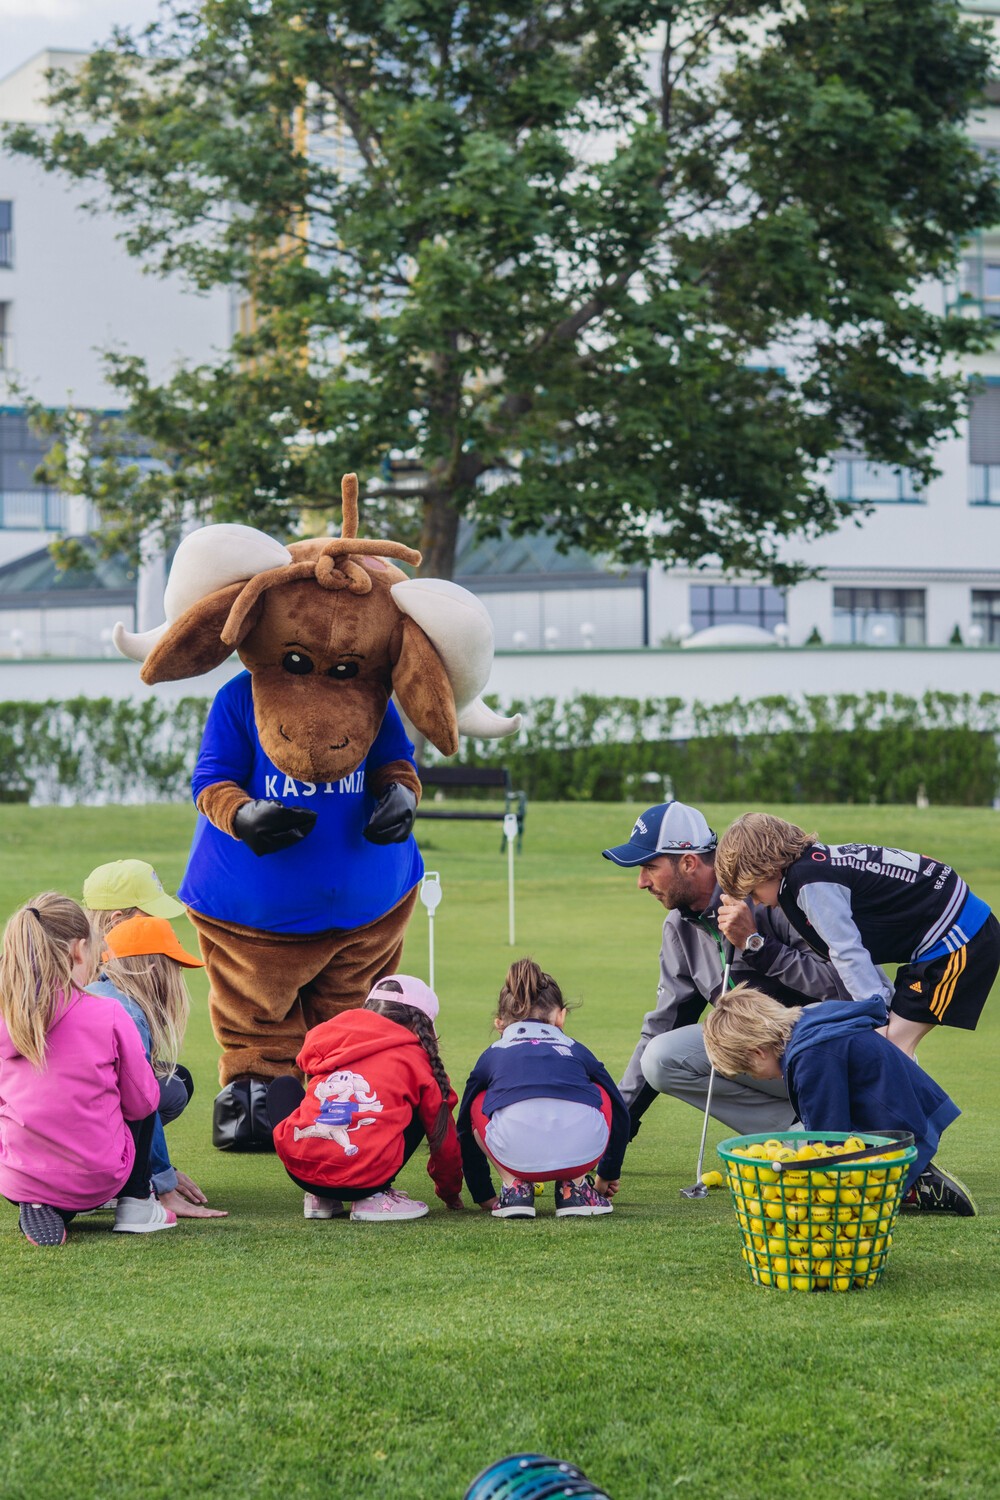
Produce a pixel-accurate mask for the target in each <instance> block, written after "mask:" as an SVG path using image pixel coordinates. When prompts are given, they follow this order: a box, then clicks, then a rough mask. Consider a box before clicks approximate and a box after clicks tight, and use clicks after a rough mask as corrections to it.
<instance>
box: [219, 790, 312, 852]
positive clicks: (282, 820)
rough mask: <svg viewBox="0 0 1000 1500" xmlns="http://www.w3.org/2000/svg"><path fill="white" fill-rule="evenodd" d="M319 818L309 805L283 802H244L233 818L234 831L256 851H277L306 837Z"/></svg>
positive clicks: (287, 847)
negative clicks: (292, 804) (288, 804)
mask: <svg viewBox="0 0 1000 1500" xmlns="http://www.w3.org/2000/svg"><path fill="white" fill-rule="evenodd" d="M315 821H316V814H315V813H314V812H310V811H309V810H308V808H304V807H302V808H298V807H285V806H284V805H283V804H282V803H280V802H264V801H257V802H244V804H243V806H242V807H240V808H238V809H237V811H236V816H235V817H234V818H233V832H234V833H235V834H236V837H237V838H238V839H242V840H243V842H244V844H246V845H247V847H248V848H250V849H252V850H253V852H254V854H277V852H278V850H279V849H290V848H291V847H292V845H293V844H297V843H298V842H299V840H300V839H304V838H305V836H306V834H307V833H308V832H309V831H310V829H311V828H312V826H313V824H314V823H315Z"/></svg>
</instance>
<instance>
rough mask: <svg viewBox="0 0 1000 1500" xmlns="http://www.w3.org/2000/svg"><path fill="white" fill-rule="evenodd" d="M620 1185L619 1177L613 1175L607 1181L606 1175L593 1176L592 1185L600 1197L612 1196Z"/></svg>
mask: <svg viewBox="0 0 1000 1500" xmlns="http://www.w3.org/2000/svg"><path fill="white" fill-rule="evenodd" d="M621 1185H622V1180H621V1178H620V1177H614V1178H612V1179H611V1181H610V1182H609V1181H608V1179H607V1178H606V1177H595V1178H594V1187H595V1188H596V1189H597V1191H598V1192H599V1193H600V1195H601V1197H602V1198H613V1197H614V1196H615V1194H616V1193H617V1191H618V1189H619V1188H620V1187H621Z"/></svg>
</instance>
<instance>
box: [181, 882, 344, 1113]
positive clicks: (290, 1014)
mask: <svg viewBox="0 0 1000 1500" xmlns="http://www.w3.org/2000/svg"><path fill="white" fill-rule="evenodd" d="M188 915H189V917H190V918H191V921H192V922H193V924H194V926H195V928H196V929H197V932H198V940H199V943H200V945H201V956H202V958H203V959H204V960H205V969H206V972H207V974H208V983H209V991H208V1009H209V1015H210V1016H211V1019H212V1030H213V1031H214V1032H215V1039H216V1041H217V1042H218V1043H219V1046H220V1047H221V1048H222V1057H221V1058H220V1059H219V1081H220V1083H221V1084H222V1085H223V1087H224V1086H225V1085H226V1084H227V1083H230V1082H231V1081H232V1080H233V1079H234V1078H245V1077H248V1076H249V1077H253V1078H278V1077H280V1076H281V1075H282V1074H283V1073H294V1072H295V1071H296V1068H295V1058H296V1056H297V1054H298V1052H299V1049H300V1048H301V1046H302V1038H303V1037H304V1036H305V1034H306V1021H305V1018H304V1016H303V1013H302V1003H301V1001H300V999H299V991H300V990H301V989H302V988H303V987H304V986H305V985H307V984H309V982H310V980H312V979H313V978H315V976H316V975H317V974H319V973H320V972H321V971H322V969H323V968H324V966H325V965H326V964H327V963H329V961H330V953H331V949H333V948H335V946H336V945H337V943H338V942H339V941H340V940H341V939H342V937H343V933H341V932H327V933H323V934H321V935H320V936H303V935H302V934H301V933H297V934H287V935H286V934H279V933H270V932H255V931H251V930H249V929H247V928H241V927H236V926H235V925H230V924H228V923H225V922H213V921H211V920H210V919H209V918H208V917H204V916H201V915H200V913H198V912H195V911H191V910H190V909H189V911H188Z"/></svg>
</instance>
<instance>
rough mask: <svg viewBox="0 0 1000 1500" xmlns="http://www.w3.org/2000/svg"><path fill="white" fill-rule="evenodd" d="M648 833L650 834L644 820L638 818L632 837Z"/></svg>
mask: <svg viewBox="0 0 1000 1500" xmlns="http://www.w3.org/2000/svg"><path fill="white" fill-rule="evenodd" d="M648 832H649V829H648V828H647V827H646V825H645V823H644V822H643V821H642V819H641V818H636V820H635V827H634V828H633V829H632V836H633V838H634V837H635V835H636V834H637V833H648Z"/></svg>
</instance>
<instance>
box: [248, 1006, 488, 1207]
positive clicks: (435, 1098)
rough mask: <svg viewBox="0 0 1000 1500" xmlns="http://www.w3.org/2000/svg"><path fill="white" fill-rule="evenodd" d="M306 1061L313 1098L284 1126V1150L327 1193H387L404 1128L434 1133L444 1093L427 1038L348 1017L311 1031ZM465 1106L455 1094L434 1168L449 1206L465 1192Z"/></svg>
mask: <svg viewBox="0 0 1000 1500" xmlns="http://www.w3.org/2000/svg"><path fill="white" fill-rule="evenodd" d="M296 1064H297V1066H298V1067H299V1068H301V1069H302V1071H303V1073H305V1074H306V1075H307V1077H308V1079H309V1082H308V1084H307V1085H306V1096H305V1098H304V1099H303V1101H302V1103H301V1104H300V1105H299V1107H298V1109H296V1110H294V1111H293V1113H292V1114H290V1115H289V1116H288V1118H287V1119H285V1120H282V1121H281V1122H280V1123H279V1124H278V1125H277V1126H276V1127H275V1130H274V1148H275V1150H276V1152H277V1153H278V1157H279V1158H280V1160H281V1162H282V1164H283V1165H284V1166H285V1167H286V1168H287V1169H288V1171H289V1172H290V1173H291V1174H292V1176H293V1177H297V1178H299V1179H300V1180H301V1181H303V1182H310V1183H315V1184H316V1185H317V1186H318V1187H331V1188H336V1187H342V1188H346V1187H350V1188H366V1187H367V1188H376V1187H380V1186H381V1185H382V1184H383V1183H385V1182H389V1181H391V1179H392V1178H393V1177H394V1176H395V1174H396V1173H397V1172H398V1171H399V1168H400V1166H401V1165H402V1161H403V1149H404V1147H403V1131H404V1130H405V1129H406V1127H407V1126H408V1125H409V1124H410V1122H411V1120H412V1119H413V1118H414V1116H417V1117H418V1118H419V1120H420V1121H421V1123H422V1124H423V1127H424V1130H425V1132H426V1133H427V1136H428V1138H430V1136H431V1135H432V1133H433V1131H434V1127H435V1125H436V1124H437V1119H438V1115H439V1113H440V1110H441V1089H440V1087H439V1085H438V1081H437V1079H436V1078H435V1077H434V1074H433V1073H432V1072H431V1065H430V1060H429V1059H428V1056H427V1053H426V1052H425V1051H424V1049H423V1047H422V1046H421V1044H420V1041H419V1040H418V1038H417V1037H416V1036H415V1034H414V1033H413V1032H412V1031H410V1030H408V1028H407V1027H405V1026H400V1025H399V1023H398V1022H396V1021H390V1020H389V1019H388V1018H387V1017H386V1016H380V1015H379V1014H378V1013H377V1012H375V1011H371V1010H348V1011H344V1012H343V1013H342V1014H341V1015H339V1016H335V1017H334V1018H333V1020H332V1021H323V1022H322V1023H321V1024H320V1025H319V1026H314V1027H313V1028H312V1030H311V1031H309V1032H307V1033H306V1038H305V1041H304V1043H303V1045H302V1051H301V1052H300V1053H299V1055H298V1057H297V1058H296ZM456 1103H457V1099H456V1096H455V1092H454V1090H449V1092H448V1100H447V1104H448V1110H449V1116H448V1123H447V1129H446V1131H445V1134H444V1138H443V1140H442V1141H441V1143H440V1145H439V1146H438V1147H437V1149H436V1150H432V1151H431V1153H430V1158H429V1160H428V1163H427V1171H428V1173H429V1175H430V1177H431V1178H432V1179H433V1182H434V1189H435V1192H436V1193H437V1195H438V1197H439V1198H441V1199H442V1200H443V1201H444V1202H446V1203H447V1202H450V1201H451V1200H452V1199H454V1198H456V1197H458V1195H459V1193H460V1192H461V1187H462V1159H461V1154H460V1152H459V1147H458V1137H457V1135H456V1133H455V1121H454V1117H453V1111H454V1108H455V1105H456ZM362 1126H363V1127H364V1128H363V1129H362ZM352 1148H353V1149H352Z"/></svg>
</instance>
